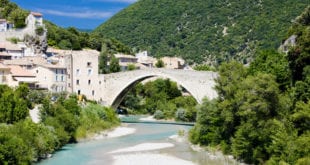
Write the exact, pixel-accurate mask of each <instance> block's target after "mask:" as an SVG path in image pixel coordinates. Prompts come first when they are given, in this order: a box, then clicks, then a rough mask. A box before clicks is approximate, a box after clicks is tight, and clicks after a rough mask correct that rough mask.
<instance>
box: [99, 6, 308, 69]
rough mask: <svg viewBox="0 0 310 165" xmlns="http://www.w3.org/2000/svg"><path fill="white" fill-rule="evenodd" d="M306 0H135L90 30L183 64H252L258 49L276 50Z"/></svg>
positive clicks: (135, 48)
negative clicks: (225, 62) (234, 62)
mask: <svg viewBox="0 0 310 165" xmlns="http://www.w3.org/2000/svg"><path fill="white" fill-rule="evenodd" d="M308 4H310V1H309V0H283V1H281V2H279V1H277V0H268V1H263V0H261V1H247V0H230V1H227V0H219V1H214V0H196V1H194V2H193V1H189V0H178V1H171V0H140V1H138V2H136V3H135V4H133V5H131V6H129V7H128V8H126V9H124V10H122V11H121V12H119V13H118V14H116V15H115V16H113V17H112V18H111V19H109V20H108V21H107V22H105V23H103V24H102V25H100V26H99V27H98V28H96V29H95V30H94V32H93V33H94V34H97V35H99V36H101V37H107V38H115V39H117V40H120V41H121V42H123V43H124V44H126V45H128V46H130V47H132V48H133V49H134V50H135V51H139V50H148V51H149V52H150V54H151V55H153V56H155V57H161V56H181V57H183V58H185V59H186V60H187V61H188V62H190V61H193V62H198V63H199V62H203V61H210V62H211V61H212V62H215V63H220V62H221V61H226V60H230V59H237V60H239V61H242V62H244V63H246V62H248V61H249V60H252V58H253V54H254V53H255V52H256V50H258V49H275V48H277V47H278V46H279V45H280V44H281V42H282V40H283V39H285V38H286V37H287V33H286V32H287V29H288V28H289V26H290V25H291V20H293V19H295V17H296V16H298V15H299V14H300V13H301V12H302V11H303V10H304V9H305V8H306V7H307V5H308Z"/></svg>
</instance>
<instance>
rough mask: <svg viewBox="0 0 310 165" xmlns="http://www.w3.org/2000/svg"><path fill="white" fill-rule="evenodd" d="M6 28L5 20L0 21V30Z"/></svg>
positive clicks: (2, 30)
mask: <svg viewBox="0 0 310 165" xmlns="http://www.w3.org/2000/svg"><path fill="white" fill-rule="evenodd" d="M6 29H7V23H6V22H1V23H0V32H5V31H6Z"/></svg>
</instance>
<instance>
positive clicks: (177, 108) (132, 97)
mask: <svg viewBox="0 0 310 165" xmlns="http://www.w3.org/2000/svg"><path fill="white" fill-rule="evenodd" d="M196 104H197V102H196V100H195V99H194V98H193V97H192V96H182V93H181V90H179V88H178V86H177V84H176V83H175V82H172V81H171V80H169V79H156V80H155V81H149V82H146V83H145V84H141V83H140V84H138V85H137V86H136V87H134V88H133V89H132V90H131V91H130V92H129V93H128V94H127V95H126V96H125V98H124V100H123V102H122V103H121V107H122V108H127V109H128V111H129V113H138V114H139V113H142V114H146V113H147V114H151V115H154V117H155V118H156V119H173V118H174V119H176V120H180V121H195V119H196V109H195V106H196Z"/></svg>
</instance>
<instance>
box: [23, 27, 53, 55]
mask: <svg viewBox="0 0 310 165" xmlns="http://www.w3.org/2000/svg"><path fill="white" fill-rule="evenodd" d="M46 33H47V31H46V29H44V32H43V33H42V34H41V35H40V34H35V35H25V37H24V42H25V44H26V46H27V47H30V48H31V49H32V50H33V53H34V54H45V53H46V50H47V47H48V45H47V37H46Z"/></svg>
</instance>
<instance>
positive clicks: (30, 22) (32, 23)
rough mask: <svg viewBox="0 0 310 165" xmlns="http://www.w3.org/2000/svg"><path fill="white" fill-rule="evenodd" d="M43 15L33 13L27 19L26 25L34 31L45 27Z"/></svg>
mask: <svg viewBox="0 0 310 165" xmlns="http://www.w3.org/2000/svg"><path fill="white" fill-rule="evenodd" d="M42 16H43V15H42V14H41V13H37V12H31V13H30V14H29V15H28V17H27V18H26V25H27V26H28V27H30V28H32V29H35V28H37V27H39V26H43V17H42Z"/></svg>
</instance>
